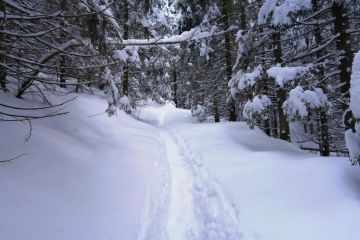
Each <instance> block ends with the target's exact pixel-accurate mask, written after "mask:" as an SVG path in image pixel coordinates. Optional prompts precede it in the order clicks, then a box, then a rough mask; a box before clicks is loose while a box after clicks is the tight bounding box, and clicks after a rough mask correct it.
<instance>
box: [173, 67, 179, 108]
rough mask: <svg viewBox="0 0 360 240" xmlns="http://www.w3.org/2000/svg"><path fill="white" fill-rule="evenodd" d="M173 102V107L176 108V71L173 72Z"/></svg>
mask: <svg viewBox="0 0 360 240" xmlns="http://www.w3.org/2000/svg"><path fill="white" fill-rule="evenodd" d="M173 93H174V97H173V101H174V103H175V106H176V107H178V100H177V73H176V70H173Z"/></svg>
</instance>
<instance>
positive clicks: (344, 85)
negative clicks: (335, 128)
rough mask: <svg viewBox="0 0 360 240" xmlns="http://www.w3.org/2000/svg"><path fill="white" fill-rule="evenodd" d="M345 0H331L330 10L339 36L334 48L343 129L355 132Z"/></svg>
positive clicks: (351, 57)
mask: <svg viewBox="0 0 360 240" xmlns="http://www.w3.org/2000/svg"><path fill="white" fill-rule="evenodd" d="M344 2H345V1H333V3H332V7H331V11H332V15H333V16H334V32H335V34H338V35H339V37H338V39H337V41H336V48H337V50H338V51H339V52H340V53H341V55H340V58H339V59H340V65H339V70H340V82H341V108H342V110H343V112H344V125H345V130H348V129H352V131H353V132H355V119H354V117H353V114H352V112H351V110H350V109H349V102H350V91H349V90H350V80H351V70H350V69H351V68H352V62H353V54H352V50H351V45H350V41H351V39H350V35H349V33H347V30H348V29H349V19H348V15H347V12H346V6H345V4H346V3H344Z"/></svg>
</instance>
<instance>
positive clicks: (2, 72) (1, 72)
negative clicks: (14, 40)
mask: <svg viewBox="0 0 360 240" xmlns="http://www.w3.org/2000/svg"><path fill="white" fill-rule="evenodd" d="M5 10H6V9H5V3H4V1H3V0H0V11H1V12H3V13H5ZM2 21H3V20H2ZM3 30H5V22H1V23H0V31H3ZM4 40H5V34H3V33H0V49H1V50H2V51H4V50H5V49H4V46H3V44H4ZM5 61H6V60H5V58H4V56H3V55H2V54H0V63H2V64H5ZM0 87H1V89H2V90H3V91H6V69H5V68H4V67H3V66H2V65H0Z"/></svg>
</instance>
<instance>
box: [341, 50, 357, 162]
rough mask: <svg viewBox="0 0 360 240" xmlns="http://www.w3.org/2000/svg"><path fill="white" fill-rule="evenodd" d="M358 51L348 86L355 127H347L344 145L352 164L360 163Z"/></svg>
mask: <svg viewBox="0 0 360 240" xmlns="http://www.w3.org/2000/svg"><path fill="white" fill-rule="evenodd" d="M359 102H360V51H359V52H358V53H357V54H356V55H355V58H354V62H353V68H352V75H351V88H350V109H351V111H352V113H353V116H354V117H355V119H356V127H355V130H356V131H353V130H352V129H349V130H347V131H346V132H345V140H346V146H347V148H348V150H349V156H350V161H351V163H352V164H354V165H357V164H360V107H359V105H358V104H359Z"/></svg>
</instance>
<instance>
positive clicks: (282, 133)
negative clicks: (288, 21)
mask: <svg viewBox="0 0 360 240" xmlns="http://www.w3.org/2000/svg"><path fill="white" fill-rule="evenodd" d="M272 40H273V48H274V57H275V62H276V63H282V49H281V42H280V40H281V38H280V32H278V31H276V32H274V33H273V34H272ZM276 97H277V108H278V120H279V137H280V139H282V140H286V141H288V142H290V128H289V122H288V120H287V118H286V115H285V113H284V111H283V109H282V106H283V104H284V102H285V101H286V90H285V89H284V88H283V87H279V88H278V89H277V90H276Z"/></svg>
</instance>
